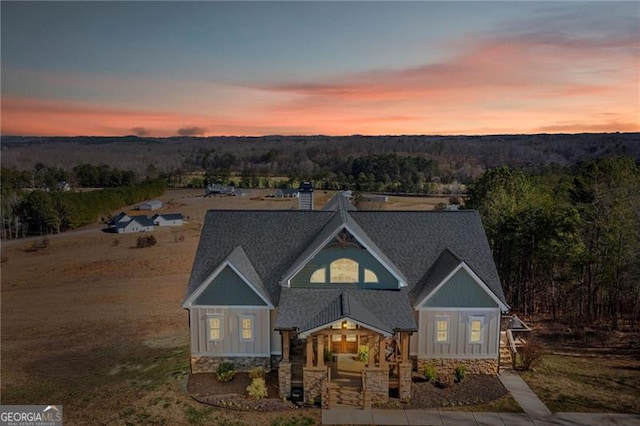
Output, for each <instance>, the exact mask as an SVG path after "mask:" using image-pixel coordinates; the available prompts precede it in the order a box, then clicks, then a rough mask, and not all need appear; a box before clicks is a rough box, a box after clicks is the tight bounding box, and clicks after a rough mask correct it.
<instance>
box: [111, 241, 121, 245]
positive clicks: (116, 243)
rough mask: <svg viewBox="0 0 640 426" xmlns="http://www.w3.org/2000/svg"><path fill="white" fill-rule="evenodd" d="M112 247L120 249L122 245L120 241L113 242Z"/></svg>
mask: <svg viewBox="0 0 640 426" xmlns="http://www.w3.org/2000/svg"><path fill="white" fill-rule="evenodd" d="M111 245H112V246H113V247H118V246H119V245H120V240H113V241H112V242H111Z"/></svg>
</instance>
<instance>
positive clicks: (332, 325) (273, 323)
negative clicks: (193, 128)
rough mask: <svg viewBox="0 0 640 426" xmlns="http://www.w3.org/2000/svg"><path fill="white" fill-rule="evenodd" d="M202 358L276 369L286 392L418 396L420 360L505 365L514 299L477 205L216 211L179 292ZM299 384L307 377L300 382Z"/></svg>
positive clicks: (492, 369) (204, 368)
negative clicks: (508, 296)
mask: <svg viewBox="0 0 640 426" xmlns="http://www.w3.org/2000/svg"><path fill="white" fill-rule="evenodd" d="M182 306H183V307H184V308H185V309H187V310H188V311H189V324H190V329H191V330H190V331H191V368H192V371H193V372H194V373H197V372H208V371H215V370H216V368H217V366H218V365H219V364H220V363H221V362H224V361H227V362H233V363H234V364H235V366H236V368H238V369H248V368H251V367H253V366H256V365H262V366H264V367H266V368H267V369H271V368H277V369H278V376H279V383H280V394H281V395H282V396H283V397H285V396H289V395H290V394H291V391H292V389H293V390H294V391H302V392H304V398H305V400H307V401H314V400H316V401H317V400H318V399H322V403H323V404H324V405H327V404H329V400H330V399H332V398H334V396H333V394H332V389H336V388H339V387H340V386H344V387H350V388H352V389H355V391H357V392H358V393H359V395H360V396H361V401H362V402H363V404H365V405H366V404H368V403H371V402H373V403H376V402H384V401H386V400H387V399H388V397H389V393H390V392H393V393H394V394H396V393H397V395H399V397H400V398H409V397H410V396H411V371H412V370H413V369H415V368H418V369H422V368H423V367H424V365H425V364H427V363H430V364H432V365H434V366H435V367H436V369H438V370H439V371H450V372H453V370H454V368H455V367H456V366H458V365H465V366H466V367H467V369H468V371H469V372H471V373H486V374H496V373H497V372H498V361H499V343H500V316H501V313H502V312H505V311H507V310H508V306H507V304H506V301H505V297H504V293H503V291H502V288H501V285H500V281H499V279H498V274H497V271H496V268H495V265H494V262H493V258H492V255H491V251H490V249H489V245H488V242H487V238H486V235H485V233H484V230H483V227H482V223H481V221H480V216H479V215H478V213H477V212H475V211H455V212H446V211H445V212H424V211H357V210H356V209H355V208H354V207H353V206H352V205H351V204H350V203H349V201H348V200H347V199H346V198H344V197H342V196H339V195H337V196H335V197H334V198H333V199H331V200H330V201H329V202H328V203H327V205H326V206H325V208H324V209H323V210H315V211H314V210H286V211H272V210H271V211H237V210H235V211H224V210H222V211H209V212H208V213H207V216H206V219H205V223H204V227H203V230H202V236H201V239H200V244H199V247H198V251H197V254H196V258H195V261H194V264H193V270H192V273H191V278H190V280H189V285H188V289H187V292H186V296H185V299H184V301H183V305H182ZM298 388H300V389H298Z"/></svg>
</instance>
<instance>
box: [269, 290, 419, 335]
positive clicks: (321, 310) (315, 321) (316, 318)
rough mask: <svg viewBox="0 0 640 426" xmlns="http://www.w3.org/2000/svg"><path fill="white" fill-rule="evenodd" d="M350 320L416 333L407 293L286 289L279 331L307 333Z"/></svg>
mask: <svg viewBox="0 0 640 426" xmlns="http://www.w3.org/2000/svg"><path fill="white" fill-rule="evenodd" d="M342 318H351V319H353V320H356V321H358V322H361V323H363V324H367V325H370V326H371V327H374V328H377V329H379V330H383V331H386V332H388V333H390V334H391V333H392V332H393V330H416V324H415V321H414V319H413V315H412V310H411V305H410V303H409V297H408V293H407V291H406V289H402V290H363V289H353V288H351V289H337V288H332V289H311V288H283V289H282V293H281V295H280V307H279V311H278V318H277V320H276V325H275V328H276V329H291V328H299V329H300V330H301V331H308V330H311V329H313V328H316V327H318V326H321V325H322V324H328V323H331V322H335V321H337V320H340V319H342Z"/></svg>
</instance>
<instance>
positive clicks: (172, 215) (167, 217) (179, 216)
mask: <svg viewBox="0 0 640 426" xmlns="http://www.w3.org/2000/svg"><path fill="white" fill-rule="evenodd" d="M159 217H161V218H163V219H164V220H181V219H182V213H164V214H155V215H153V217H152V219H157V218H159Z"/></svg>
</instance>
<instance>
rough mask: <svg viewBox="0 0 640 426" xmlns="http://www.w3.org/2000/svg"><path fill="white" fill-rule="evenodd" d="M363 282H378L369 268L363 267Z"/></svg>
mask: <svg viewBox="0 0 640 426" xmlns="http://www.w3.org/2000/svg"><path fill="white" fill-rule="evenodd" d="M364 282H365V283H371V284H377V283H378V276H377V275H376V273H375V272H373V271H372V270H371V269H365V270H364Z"/></svg>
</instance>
